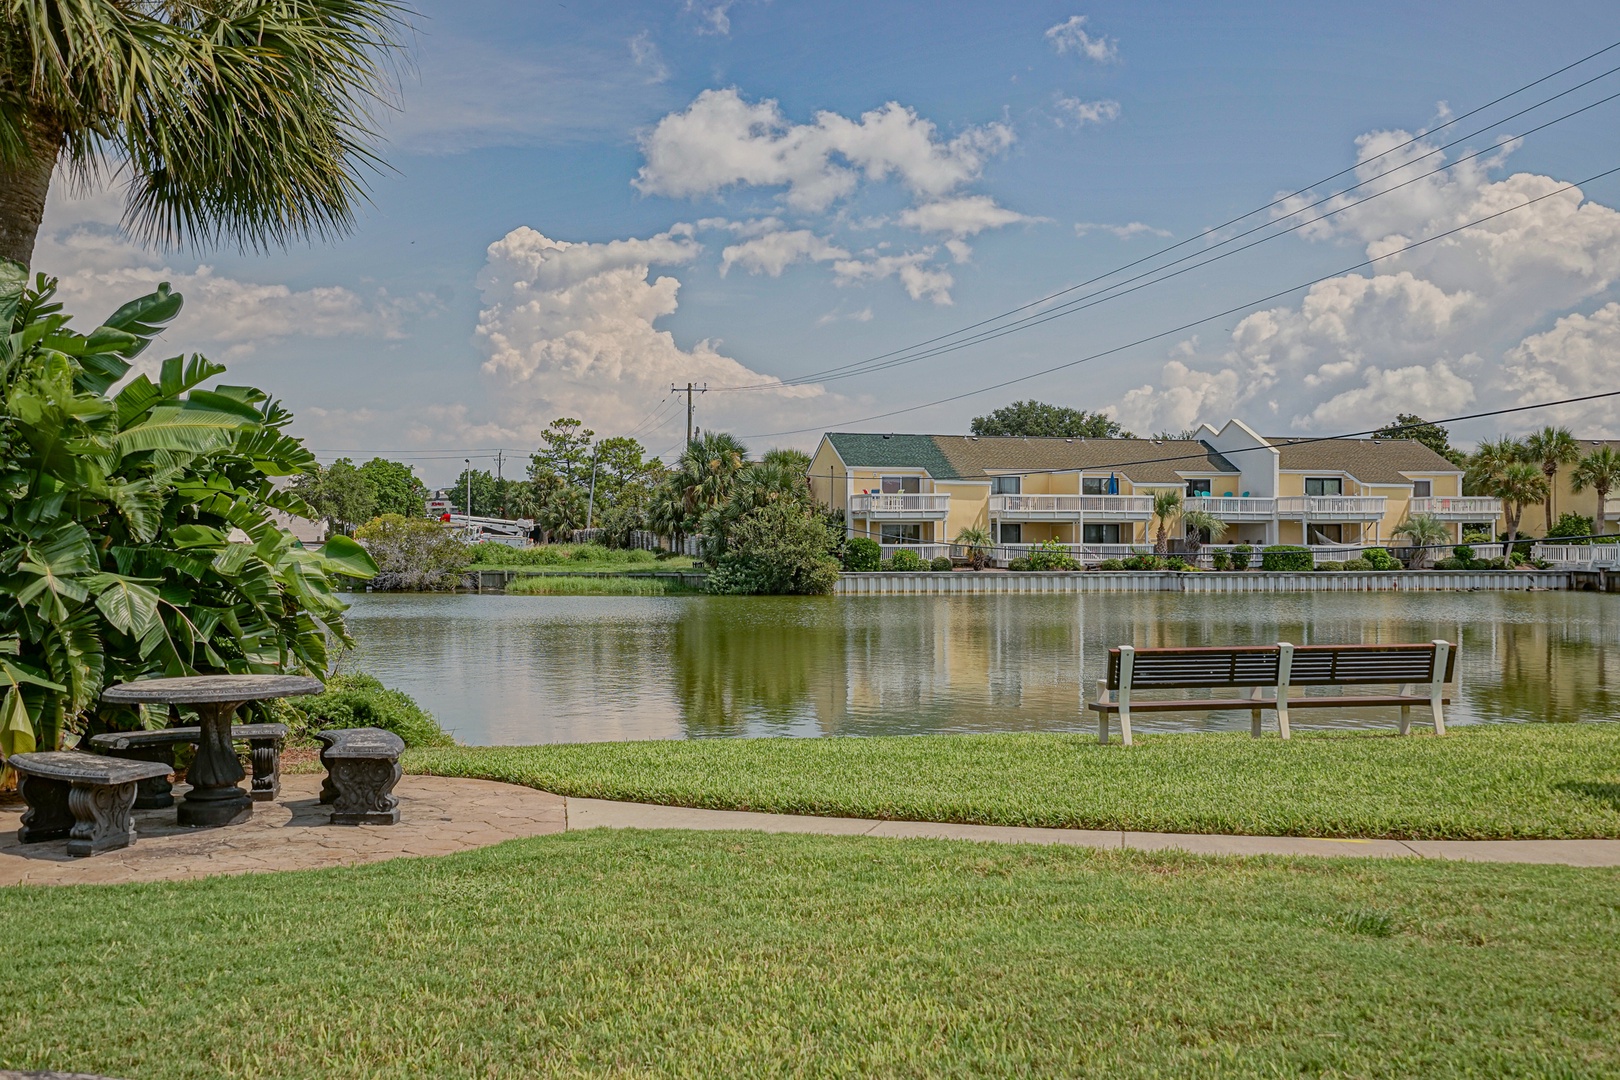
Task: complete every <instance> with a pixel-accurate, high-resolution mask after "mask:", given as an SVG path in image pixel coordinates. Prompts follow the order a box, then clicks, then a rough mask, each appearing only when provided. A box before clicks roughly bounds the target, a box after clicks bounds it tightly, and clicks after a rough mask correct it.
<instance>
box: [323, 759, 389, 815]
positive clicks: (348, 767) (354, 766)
mask: <svg viewBox="0 0 1620 1080" xmlns="http://www.w3.org/2000/svg"><path fill="white" fill-rule="evenodd" d="M401 775H403V771H402V770H401V769H400V767H399V762H398V761H390V760H389V759H387V758H342V757H333V758H332V759H330V760H329V761H328V762H327V773H326V778H327V780H328V782H330V783H331V785H332V788H333V790H334V791H335V793H336V798H334V799H333V800H332V824H334V825H397V824H399V800H398V799H396V798H395V797H394V796H393V795H392V794H391V792H392V791H393V790H394V785H395V784H397V783H399V778H400V776H401Z"/></svg>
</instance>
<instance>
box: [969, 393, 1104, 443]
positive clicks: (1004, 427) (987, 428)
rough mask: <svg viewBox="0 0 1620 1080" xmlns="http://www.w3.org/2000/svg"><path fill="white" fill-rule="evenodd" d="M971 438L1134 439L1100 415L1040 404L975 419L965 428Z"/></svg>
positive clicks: (1019, 403) (1011, 407)
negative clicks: (970, 434) (1014, 436)
mask: <svg viewBox="0 0 1620 1080" xmlns="http://www.w3.org/2000/svg"><path fill="white" fill-rule="evenodd" d="M968 430H969V431H971V432H972V433H973V434H975V435H1027V436H1046V437H1055V438H1066V439H1130V438H1135V436H1133V435H1132V434H1131V433H1130V432H1128V431H1126V430H1125V429H1124V428H1123V427H1121V426H1120V425H1119V423H1118V422H1117V421H1115V420H1113V419H1112V418H1110V417H1107V416H1104V415H1103V414H1102V413H1093V412H1085V411H1083V410H1080V409H1070V408H1065V407H1064V406H1062V405H1048V404H1046V403H1045V402H1044V401H1015V402H1013V403H1012V404H1011V405H1004V406H1002V407H1001V408H999V409H997V410H996V411H995V412H993V413H991V414H990V415H988V416H975V417H974V418H973V423H972V425H971V426H970V427H969V428H968Z"/></svg>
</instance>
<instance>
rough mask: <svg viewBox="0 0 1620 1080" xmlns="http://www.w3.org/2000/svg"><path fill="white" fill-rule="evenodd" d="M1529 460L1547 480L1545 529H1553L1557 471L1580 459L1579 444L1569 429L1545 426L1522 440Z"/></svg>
mask: <svg viewBox="0 0 1620 1080" xmlns="http://www.w3.org/2000/svg"><path fill="white" fill-rule="evenodd" d="M1524 448H1525V450H1526V451H1527V452H1528V453H1529V455H1530V460H1531V461H1535V462H1539V463H1540V465H1541V473H1542V475H1543V476H1545V477H1546V478H1547V494H1546V495H1544V496H1542V498H1543V500H1544V502H1545V504H1546V509H1547V528H1546V529H1543V530H1542V532H1543V533H1545V532H1546V531H1547V529H1551V528H1552V527H1553V523H1554V521H1555V520H1556V519H1555V518H1554V517H1553V510H1554V507H1553V492H1554V491H1555V489H1556V488H1557V486H1558V485H1557V483H1556V481H1557V479H1558V470H1559V468H1561V467H1562V466H1564V465H1573V464H1575V463H1576V462H1577V461H1579V460H1580V459H1581V444H1580V443H1578V442H1576V441H1575V436H1574V435H1572V434H1570V430H1569V428H1562V427H1552V426H1550V425H1549V426H1547V427H1544V428H1542V429H1541V430H1540V431H1538V432H1536V433H1535V434H1534V435H1531V436H1530V437H1529V438H1528V439H1526V440H1524Z"/></svg>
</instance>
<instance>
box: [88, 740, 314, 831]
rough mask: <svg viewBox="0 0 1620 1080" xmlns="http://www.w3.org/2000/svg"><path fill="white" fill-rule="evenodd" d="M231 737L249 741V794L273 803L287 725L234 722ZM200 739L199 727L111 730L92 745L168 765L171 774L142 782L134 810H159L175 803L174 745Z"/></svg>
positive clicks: (91, 743) (256, 799) (276, 792)
mask: <svg viewBox="0 0 1620 1080" xmlns="http://www.w3.org/2000/svg"><path fill="white" fill-rule="evenodd" d="M231 739H232V740H233V741H235V742H245V743H247V744H248V752H249V756H250V757H251V758H252V761H253V784H252V789H251V790H250V791H249V795H250V797H251V798H252V799H253V801H254V802H274V801H275V799H276V796H277V795H280V794H281V744H282V743H283V742H285V741H286V739H287V725H286V724H233V725H232V726H231ZM201 740H202V728H200V727H171V728H159V729H157V730H156V731H109V732H107V733H106V734H104V735H95V736H92V737H91V739H90V745H91V746H94V747H96V748H97V749H98V750H105V751H107V752H108V753H109V754H112V755H113V756H115V757H121V758H130V759H132V760H135V761H155V762H160V763H162V764H164V765H167V766H168V767H169V772H168V773H164V774H163V775H162V776H159V777H156V778H154V779H151V780H143V781H141V784H140V786H139V788H138V789H137V790H136V792H135V809H137V810H158V809H162V808H163V807H165V806H173V805H174V795H173V794H172V791H173V786H172V785H171V784H170V783H169V773H172V772H174V748H175V747H176V746H179V745H180V744H181V743H189V744H191V745H193V746H195V745H197V743H199V742H200V741H201Z"/></svg>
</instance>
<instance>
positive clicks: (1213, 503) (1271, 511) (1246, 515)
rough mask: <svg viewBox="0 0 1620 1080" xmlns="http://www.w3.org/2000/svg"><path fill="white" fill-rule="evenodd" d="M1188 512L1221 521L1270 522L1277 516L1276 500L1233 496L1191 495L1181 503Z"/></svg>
mask: <svg viewBox="0 0 1620 1080" xmlns="http://www.w3.org/2000/svg"><path fill="white" fill-rule="evenodd" d="M1183 506H1184V507H1185V508H1186V509H1188V510H1201V511H1203V512H1204V513H1206V514H1209V515H1211V516H1213V517H1217V518H1220V519H1221V520H1222V521H1270V520H1271V519H1272V518H1274V517H1276V516H1277V500H1276V499H1255V498H1249V497H1246V496H1233V495H1193V496H1189V497H1188V498H1187V500H1186V501H1185V502H1184V503H1183Z"/></svg>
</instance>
